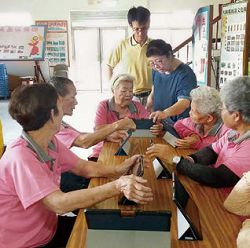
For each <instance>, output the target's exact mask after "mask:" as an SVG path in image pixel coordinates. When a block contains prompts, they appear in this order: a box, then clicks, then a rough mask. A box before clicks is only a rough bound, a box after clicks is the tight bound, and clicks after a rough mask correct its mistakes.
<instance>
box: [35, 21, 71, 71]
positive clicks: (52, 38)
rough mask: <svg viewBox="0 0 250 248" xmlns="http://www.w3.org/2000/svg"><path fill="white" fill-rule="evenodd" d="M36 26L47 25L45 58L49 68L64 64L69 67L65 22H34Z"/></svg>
mask: <svg viewBox="0 0 250 248" xmlns="http://www.w3.org/2000/svg"><path fill="white" fill-rule="evenodd" d="M36 24H39V25H47V27H48V32H47V36H46V52H45V58H47V59H48V61H49V66H55V65H56V64H66V65H67V66H69V48H68V24H67V21H64V20H61V21H60V20H59V21H46V20H45V21H43V20H41V21H40V20H39V21H36Z"/></svg>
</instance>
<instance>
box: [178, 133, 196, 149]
mask: <svg viewBox="0 0 250 248" xmlns="http://www.w3.org/2000/svg"><path fill="white" fill-rule="evenodd" d="M199 139H200V138H199V136H198V135H196V134H192V135H190V136H187V137H185V138H184V139H178V140H176V142H175V144H176V146H177V147H178V148H192V145H194V144H195V143H196V142H197V141H198V140H199Z"/></svg>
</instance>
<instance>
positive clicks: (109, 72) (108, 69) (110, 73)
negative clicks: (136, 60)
mask: <svg viewBox="0 0 250 248" xmlns="http://www.w3.org/2000/svg"><path fill="white" fill-rule="evenodd" d="M107 74H108V79H109V80H110V79H111V78H112V76H113V68H112V67H111V66H110V65H107Z"/></svg>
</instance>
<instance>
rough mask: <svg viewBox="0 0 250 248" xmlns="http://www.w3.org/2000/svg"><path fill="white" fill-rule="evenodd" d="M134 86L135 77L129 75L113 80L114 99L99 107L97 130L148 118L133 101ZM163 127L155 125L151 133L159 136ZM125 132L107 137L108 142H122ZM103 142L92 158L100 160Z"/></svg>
mask: <svg viewBox="0 0 250 248" xmlns="http://www.w3.org/2000/svg"><path fill="white" fill-rule="evenodd" d="M133 84H134V77H133V76H131V75H129V74H118V75H115V76H113V77H112V79H111V90H112V92H113V97H112V98H111V99H106V100H104V101H101V102H100V103H99V105H98V107H97V111H96V117H95V130H98V129H100V128H103V127H104V126H106V125H107V124H110V123H113V122H116V121H118V120H120V119H123V118H134V119H143V118H148V117H149V115H150V113H149V112H148V111H147V110H146V109H145V107H144V106H143V105H142V104H141V103H140V102H136V101H133V100H132V98H133ZM161 127H162V126H161V125H158V124H157V125H154V126H153V127H152V128H151V132H152V133H153V134H155V135H158V134H159V132H160V131H159V130H161ZM127 135H128V134H127V132H126V131H124V130H121V131H116V132H114V133H112V134H111V135H109V136H107V137H106V140H107V141H111V142H121V141H122V140H124V139H125V138H126V137H127ZM102 146H103V142H100V143H99V144H97V146H95V148H94V149H93V153H92V155H91V156H90V157H92V158H93V157H94V158H98V156H99V153H100V151H101V149H102Z"/></svg>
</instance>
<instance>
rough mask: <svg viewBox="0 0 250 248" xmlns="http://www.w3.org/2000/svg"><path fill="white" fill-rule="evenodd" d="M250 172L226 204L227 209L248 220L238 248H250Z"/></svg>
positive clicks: (239, 236)
mask: <svg viewBox="0 0 250 248" xmlns="http://www.w3.org/2000/svg"><path fill="white" fill-rule="evenodd" d="M249 199H250V171H249V172H247V173H245V174H244V176H243V177H242V178H241V179H240V181H239V182H238V183H237V184H236V185H235V186H234V188H233V190H232V191H231V193H230V194H229V195H228V197H227V199H226V200H225V202H224V206H225V208H226V209H227V210H228V211H230V212H232V213H234V214H238V215H240V216H246V217H247V218H248V219H246V220H245V221H244V222H243V224H242V228H241V230H240V232H239V234H238V238H237V248H249V247H250V219H249V216H250V201H249Z"/></svg>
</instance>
